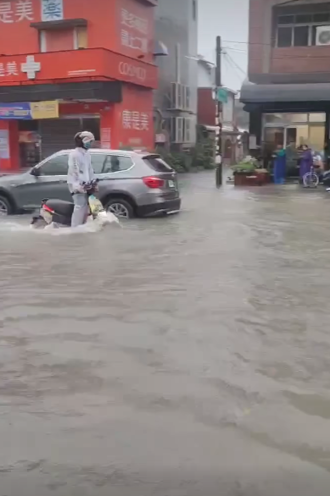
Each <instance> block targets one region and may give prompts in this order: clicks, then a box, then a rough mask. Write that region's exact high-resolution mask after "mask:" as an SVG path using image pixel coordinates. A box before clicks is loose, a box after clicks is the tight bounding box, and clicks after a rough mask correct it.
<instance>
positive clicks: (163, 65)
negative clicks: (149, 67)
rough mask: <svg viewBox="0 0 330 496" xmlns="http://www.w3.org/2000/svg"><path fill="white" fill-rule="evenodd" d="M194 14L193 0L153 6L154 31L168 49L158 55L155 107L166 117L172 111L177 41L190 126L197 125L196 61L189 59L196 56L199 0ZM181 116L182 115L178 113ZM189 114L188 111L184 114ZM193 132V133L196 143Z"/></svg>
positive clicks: (164, 1) (167, 1)
mask: <svg viewBox="0 0 330 496" xmlns="http://www.w3.org/2000/svg"><path fill="white" fill-rule="evenodd" d="M195 5H196V17H195V18H194V15H193V14H194V0H159V4H158V7H156V9H155V33H156V37H157V39H158V40H160V41H162V42H163V43H165V45H166V46H167V48H168V50H169V55H168V56H167V57H158V58H157V59H156V62H157V64H158V66H159V88H158V90H157V91H156V92H155V106H156V107H158V108H160V109H161V110H162V112H163V115H164V116H165V117H170V116H172V115H173V113H171V112H169V111H168V110H167V109H168V107H169V100H168V95H169V93H170V84H171V83H172V82H175V81H176V56H175V53H176V51H175V50H176V48H175V47H176V44H177V43H179V44H180V52H181V63H180V73H181V81H180V82H181V83H182V84H185V85H187V86H189V87H190V91H191V118H192V121H193V123H192V128H193V129H194V130H195V128H196V118H197V79H198V62H197V60H194V59H191V58H188V57H194V58H196V56H197V19H198V0H195ZM180 115H182V116H184V113H183V112H181V113H180ZM188 116H189V114H187V117H188ZM195 140H196V133H195V132H193V133H192V141H193V142H195Z"/></svg>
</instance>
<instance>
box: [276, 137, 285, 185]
mask: <svg viewBox="0 0 330 496" xmlns="http://www.w3.org/2000/svg"><path fill="white" fill-rule="evenodd" d="M285 171H286V152H285V150H284V148H283V146H281V145H277V150H276V152H275V158H274V183H275V184H284V180H285Z"/></svg>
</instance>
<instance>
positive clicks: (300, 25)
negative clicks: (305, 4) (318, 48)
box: [276, 4, 330, 48]
mask: <svg viewBox="0 0 330 496" xmlns="http://www.w3.org/2000/svg"><path fill="white" fill-rule="evenodd" d="M327 7H328V8H329V11H328V12H326V11H325V12H317V13H303V12H302V13H296V14H280V15H278V16H277V19H276V46H277V47H278V48H286V47H291V46H295V47H304V46H314V45H316V44H317V34H318V30H319V28H322V27H324V28H327V27H328V26H329V31H330V4H324V8H327Z"/></svg>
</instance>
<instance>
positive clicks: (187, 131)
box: [183, 117, 192, 143]
mask: <svg viewBox="0 0 330 496" xmlns="http://www.w3.org/2000/svg"><path fill="white" fill-rule="evenodd" d="M191 125H192V122H191V119H190V118H189V117H185V119H184V123H183V141H184V143H191V142H192V136H191V127H192V126H191Z"/></svg>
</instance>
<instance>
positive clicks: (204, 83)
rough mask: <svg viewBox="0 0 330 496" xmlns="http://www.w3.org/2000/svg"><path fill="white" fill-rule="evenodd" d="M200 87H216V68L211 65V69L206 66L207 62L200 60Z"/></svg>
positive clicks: (198, 64)
mask: <svg viewBox="0 0 330 496" xmlns="http://www.w3.org/2000/svg"><path fill="white" fill-rule="evenodd" d="M197 66H198V68H197V70H198V88H214V85H215V83H214V81H215V75H214V68H213V67H212V66H211V67H210V68H209V69H208V68H207V67H205V64H203V63H201V62H198V63H197Z"/></svg>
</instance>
